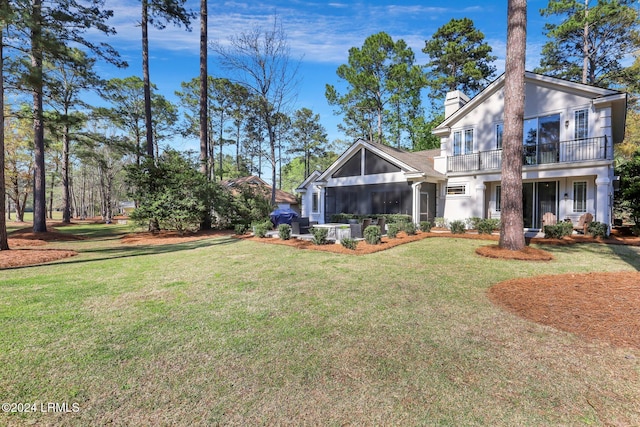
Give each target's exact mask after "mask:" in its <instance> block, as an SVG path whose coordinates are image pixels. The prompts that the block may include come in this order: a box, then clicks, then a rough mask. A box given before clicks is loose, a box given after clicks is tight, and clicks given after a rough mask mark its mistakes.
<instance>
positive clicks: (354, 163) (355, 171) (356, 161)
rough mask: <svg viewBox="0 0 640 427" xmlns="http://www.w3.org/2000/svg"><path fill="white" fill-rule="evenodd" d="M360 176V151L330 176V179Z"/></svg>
mask: <svg viewBox="0 0 640 427" xmlns="http://www.w3.org/2000/svg"><path fill="white" fill-rule="evenodd" d="M360 175H362V161H361V160H360V151H358V152H357V153H355V154H354V155H353V157H351V158H350V159H349V160H347V161H346V162H345V164H344V165H342V167H340V169H338V170H337V171H336V172H335V173H334V174H333V175H332V177H333V178H344V177H347V176H360Z"/></svg>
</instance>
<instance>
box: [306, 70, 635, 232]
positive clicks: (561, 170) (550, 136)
mask: <svg viewBox="0 0 640 427" xmlns="http://www.w3.org/2000/svg"><path fill="white" fill-rule="evenodd" d="M503 90H504V75H502V76H501V77H499V78H498V79H497V80H495V81H494V82H493V83H491V84H490V85H489V86H487V87H486V88H485V89H484V90H483V91H481V92H480V93H479V94H477V95H476V96H475V97H474V98H473V99H469V98H468V97H467V96H465V95H464V94H463V93H461V92H459V91H455V92H451V93H449V94H447V97H446V101H445V120H444V121H443V122H442V123H441V124H440V125H439V126H438V127H436V128H435V129H434V130H433V133H434V134H435V135H437V136H439V137H440V141H441V144H440V149H438V150H429V151H422V152H407V151H404V150H399V149H395V148H392V147H387V146H384V145H381V144H376V143H372V142H368V141H363V140H358V141H356V142H355V143H354V144H353V145H352V146H351V147H350V148H349V149H347V151H346V152H345V153H343V155H342V156H340V157H339V158H338V159H337V160H336V161H335V162H334V163H333V164H332V165H331V166H330V167H329V168H327V170H325V171H324V172H322V173H321V172H315V173H314V174H312V175H311V176H309V177H308V178H307V179H306V180H305V181H304V182H303V183H302V184H301V185H300V187H299V188H298V191H300V192H301V193H302V197H303V202H302V203H303V207H302V215H303V216H309V217H311V218H312V219H313V220H317V221H319V222H321V223H322V222H327V221H329V220H330V217H331V214H333V213H341V212H344V213H360V214H372V215H375V214H380V213H405V214H409V215H412V217H413V220H414V222H416V223H418V222H419V221H422V220H432V219H433V218H434V217H444V218H446V219H447V220H456V219H466V218H470V217H480V218H488V217H491V218H499V217H500V209H501V167H502V162H501V160H502V142H503V141H502V134H503V120H504V119H503V117H504V92H503ZM525 90H526V97H525V117H524V138H523V153H522V156H523V157H522V158H523V172H522V180H523V206H524V224H525V228H526V229H539V228H541V225H542V224H541V221H542V216H543V215H544V214H545V213H546V212H551V213H553V214H554V215H556V217H557V218H558V219H559V220H561V219H565V218H570V219H571V220H573V221H574V222H575V221H577V219H578V218H579V217H580V215H582V214H583V213H586V212H590V213H592V214H593V215H594V220H596V221H600V222H603V223H606V224H611V222H612V206H613V188H614V180H615V177H614V173H613V146H614V144H616V143H619V142H621V141H622V139H623V137H624V123H625V118H626V101H627V98H626V94H624V93H622V92H618V91H615V90H609V89H602V88H597V87H594V86H590V85H585V84H580V83H573V82H568V81H565V80H561V79H557V78H553V77H548V76H543V75H539V74H534V73H529V72H527V73H526V75H525Z"/></svg>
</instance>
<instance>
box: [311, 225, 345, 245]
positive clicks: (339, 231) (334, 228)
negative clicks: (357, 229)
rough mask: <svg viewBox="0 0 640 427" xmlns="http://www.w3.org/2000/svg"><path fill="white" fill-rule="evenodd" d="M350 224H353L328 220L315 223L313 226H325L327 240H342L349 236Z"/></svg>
mask: <svg viewBox="0 0 640 427" xmlns="http://www.w3.org/2000/svg"><path fill="white" fill-rule="evenodd" d="M351 225H353V224H343V223H337V222H330V223H327V224H316V225H314V227H316V228H326V229H327V240H336V241H339V240H342V239H344V238H347V237H351Z"/></svg>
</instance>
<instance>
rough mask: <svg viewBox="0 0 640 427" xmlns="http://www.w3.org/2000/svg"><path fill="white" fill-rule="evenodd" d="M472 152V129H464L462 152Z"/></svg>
mask: <svg viewBox="0 0 640 427" xmlns="http://www.w3.org/2000/svg"><path fill="white" fill-rule="evenodd" d="M469 153H473V129H467V130H465V131H464V154H469Z"/></svg>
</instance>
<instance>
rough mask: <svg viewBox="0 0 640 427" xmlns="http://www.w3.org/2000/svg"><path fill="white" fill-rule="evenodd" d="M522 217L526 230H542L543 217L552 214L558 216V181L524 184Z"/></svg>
mask: <svg viewBox="0 0 640 427" xmlns="http://www.w3.org/2000/svg"><path fill="white" fill-rule="evenodd" d="M522 211H523V212H522V215H523V220H524V227H525V228H542V217H543V215H544V214H545V213H547V212H551V213H552V214H554V215H556V217H557V216H558V183H557V182H556V181H541V182H525V183H523V184H522Z"/></svg>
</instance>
